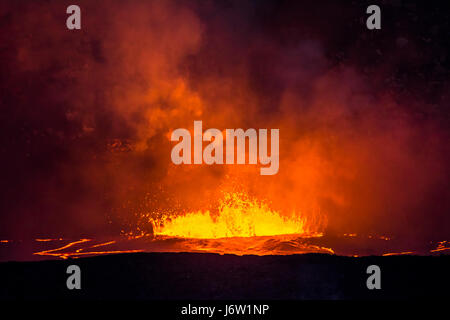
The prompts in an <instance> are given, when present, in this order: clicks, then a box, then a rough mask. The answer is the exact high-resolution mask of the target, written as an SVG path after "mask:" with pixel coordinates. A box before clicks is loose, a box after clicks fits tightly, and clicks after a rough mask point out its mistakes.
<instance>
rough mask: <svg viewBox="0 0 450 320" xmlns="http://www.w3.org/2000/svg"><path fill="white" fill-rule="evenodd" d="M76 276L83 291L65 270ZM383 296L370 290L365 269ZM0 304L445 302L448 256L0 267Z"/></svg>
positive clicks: (137, 259) (117, 259)
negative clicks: (372, 271)
mask: <svg viewBox="0 0 450 320" xmlns="http://www.w3.org/2000/svg"><path fill="white" fill-rule="evenodd" d="M71 264H76V265H78V266H79V267H80V268H81V286H82V288H81V290H68V289H67V287H66V280H67V277H68V276H69V275H68V274H67V273H66V269H67V267H68V266H69V265H71ZM373 264H375V265H378V266H379V267H380V268H381V287H382V288H381V290H368V289H367V286H366V280H367V278H368V277H369V275H368V274H367V273H366V269H367V267H368V266H369V265H373ZM0 277H1V282H0V299H2V300H10V299H13V300H16V299H32V300H35V299H39V300H40V299H67V300H72V299H88V300H89V299H126V300H135V299H138V300H166V299H170V300H185V299H189V300H197V299H207V300H217V299H221V300H222V299H233V300H240V299H252V300H256V299H269V300H271V299H276V300H278V299H290V300H297V299H411V298H428V299H430V298H431V299H434V298H444V297H449V296H450V295H449V291H448V290H449V288H450V256H434V257H433V256H426V257H425V256H389V257H363V258H352V257H342V256H332V255H324V254H305V255H291V256H234V255H217V254H200V253H136V254H119V255H109V256H97V257H90V258H82V259H75V260H58V261H56V260H54V261H40V262H6V263H1V264H0Z"/></svg>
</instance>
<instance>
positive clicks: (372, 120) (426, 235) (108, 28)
mask: <svg viewBox="0 0 450 320" xmlns="http://www.w3.org/2000/svg"><path fill="white" fill-rule="evenodd" d="M77 3H78V4H79V5H80V7H81V10H82V29H81V30H77V31H69V30H67V29H66V27H65V19H66V18H67V14H66V13H65V11H66V7H67V6H68V5H70V4H72V2H68V1H56V0H55V1H2V2H1V3H0V28H1V30H2V32H1V33H0V68H1V69H0V70H1V72H0V91H1V93H0V110H1V111H0V119H1V120H0V121H1V125H0V152H1V157H0V159H1V160H0V161H1V179H0V192H1V196H0V197H1V198H0V238H2V239H3V238H5V239H9V238H18V239H20V238H26V237H42V236H66V235H68V236H81V235H99V234H118V233H119V232H120V230H129V229H130V230H131V229H135V228H137V227H138V226H139V227H141V228H142V227H143V228H145V221H144V222H143V219H144V220H145V218H144V217H145V216H146V215H147V214H149V215H151V216H155V215H156V216H157V215H162V214H174V213H177V212H180V211H182V210H189V209H191V208H192V209H196V208H205V207H211V206H212V207H213V206H214V203H215V202H214V201H216V199H217V195H218V193H219V191H220V189H221V188H229V187H230V186H229V185H230V184H231V183H230V182H229V181H227V179H228V177H229V175H230V172H228V169H227V168H222V167H219V168H218V167H209V168H203V167H202V168H200V169H198V168H197V169H193V170H192V171H189V170H190V169H186V170H187V171H183V170H184V169H180V170H178V169H174V168H172V166H171V164H170V149H171V144H170V141H169V140H168V139H167V135H168V133H169V132H170V131H171V130H173V129H175V128H178V127H186V128H189V127H190V126H192V122H193V120H196V119H197V120H199V119H201V120H203V121H204V122H206V123H207V124H206V125H207V126H208V127H216V128H220V129H225V128H236V127H242V128H250V127H252V128H280V139H281V142H280V143H281V146H280V148H281V149H280V173H279V174H278V175H277V176H275V177H273V178H271V179H263V178H261V177H260V176H259V175H258V176H255V175H254V174H253V175H252V173H241V172H240V171H238V172H237V173H233V174H236V175H237V176H238V177H240V180H243V181H245V182H244V183H243V184H244V186H243V188H244V189H246V191H248V192H249V193H252V194H254V195H255V196H258V197H263V198H267V199H269V200H270V201H271V202H273V205H274V206H275V207H276V208H279V209H280V210H282V211H283V210H290V209H292V208H293V207H295V208H301V209H302V210H303V211H304V212H306V213H307V214H309V213H308V212H312V211H314V210H315V209H314V208H317V207H318V208H320V211H321V212H323V213H324V214H325V215H326V216H327V218H328V227H327V232H338V233H345V232H365V233H388V234H401V235H404V236H410V237H412V238H417V239H434V238H436V239H438V240H440V239H442V238H445V236H447V235H448V234H449V231H450V217H449V216H450V200H449V199H450V197H449V196H450V194H449V193H450V191H449V190H450V188H449V177H450V175H449V165H448V164H449V160H450V151H449V143H448V142H449V136H450V130H449V107H450V106H449V104H450V96H449V92H450V90H449V84H450V82H449V81H450V76H449V70H450V69H449V67H450V56H449V53H450V52H449V49H450V44H449V39H450V37H449V35H450V26H449V21H450V7H449V5H448V4H447V2H445V1H442V2H433V3H432V4H431V3H427V2H423V3H422V4H413V3H412V2H409V1H400V0H398V1H381V2H378V3H379V5H380V7H381V8H382V29H381V30H375V31H370V30H367V29H366V27H365V19H366V17H367V15H366V14H365V9H366V7H367V5H368V4H372V3H371V2H370V3H369V2H364V1H363V2H360V1H345V2H343V1H313V2H311V1H268V0H264V1H219V0H218V1H102V2H93V1H77ZM247 174H250V178H248V177H247V176H246V175H247ZM244 176H245V177H247V178H248V179H247V178H246V179H242V177H244ZM193 186H194V187H193Z"/></svg>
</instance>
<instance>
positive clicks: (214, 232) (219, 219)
mask: <svg viewBox="0 0 450 320" xmlns="http://www.w3.org/2000/svg"><path fill="white" fill-rule="evenodd" d="M154 227H155V234H156V235H165V236H175V237H185V238H197V239H217V238H227V237H254V236H274V235H286V234H302V235H305V234H311V233H312V232H311V231H317V230H311V229H310V227H311V226H310V224H308V222H307V220H306V218H304V217H302V216H300V215H298V214H292V215H291V216H289V217H285V216H282V215H281V214H280V213H279V212H277V211H274V210H271V209H270V208H269V207H268V205H267V204H265V203H263V202H260V201H257V200H253V199H250V198H249V197H248V196H247V195H245V194H243V193H239V192H236V193H227V194H225V195H224V199H223V200H222V201H221V203H220V206H219V211H218V213H217V214H215V215H214V214H212V213H211V212H210V211H197V212H191V213H188V214H186V215H182V216H178V217H175V218H173V219H169V218H167V219H164V220H163V221H160V222H159V223H155V222H154ZM316 235H317V233H316Z"/></svg>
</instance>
